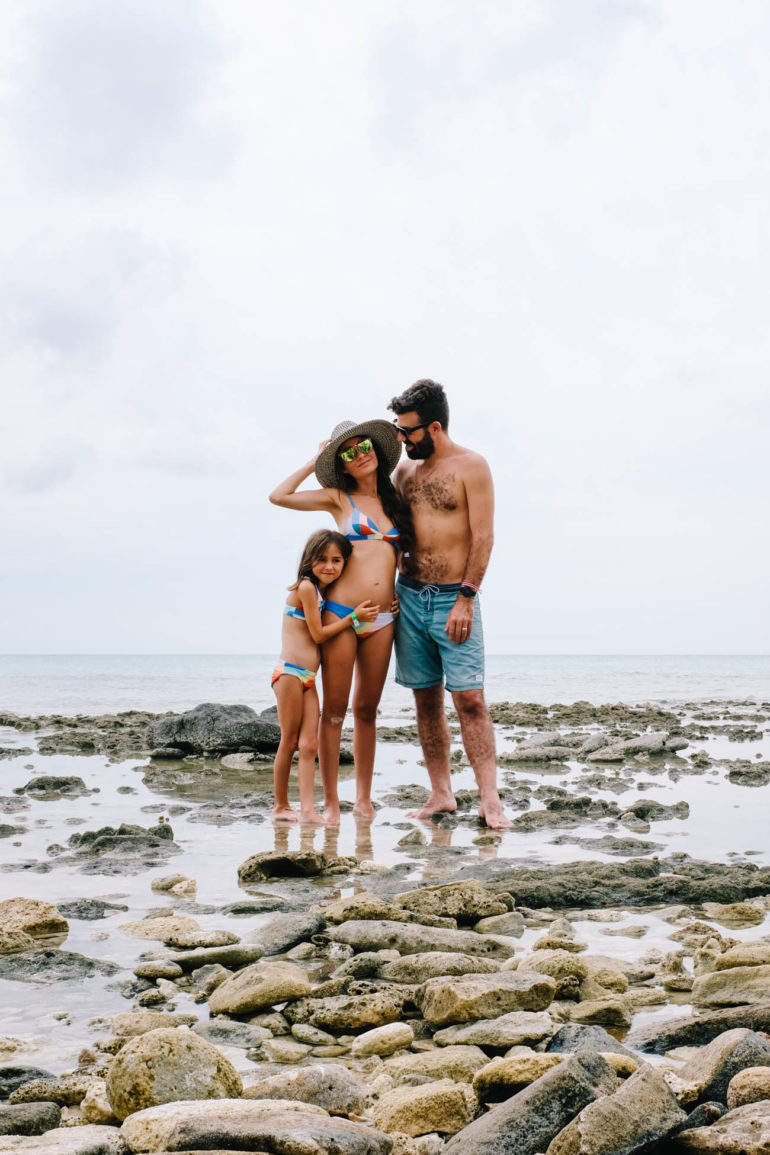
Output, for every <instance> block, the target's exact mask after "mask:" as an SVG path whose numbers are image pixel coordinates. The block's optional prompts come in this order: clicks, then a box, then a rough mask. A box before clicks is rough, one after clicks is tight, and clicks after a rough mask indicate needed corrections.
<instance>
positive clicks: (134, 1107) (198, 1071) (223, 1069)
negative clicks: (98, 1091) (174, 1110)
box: [107, 1027, 243, 1119]
mask: <svg viewBox="0 0 770 1155" xmlns="http://www.w3.org/2000/svg"><path fill="white" fill-rule="evenodd" d="M242 1089H243V1084H242V1083H241V1079H240V1076H239V1075H238V1074H237V1073H236V1071H235V1068H234V1067H233V1065H232V1063H231V1062H230V1061H229V1060H228V1059H226V1058H225V1056H224V1055H223V1054H222V1053H221V1051H219V1050H217V1048H216V1047H215V1046H213V1045H212V1044H211V1043H207V1042H206V1041H205V1039H201V1038H199V1037H198V1035H196V1034H194V1033H193V1032H192V1031H191V1030H189V1028H187V1027H172V1028H171V1029H168V1028H161V1029H160V1030H157V1031H148V1032H147V1034H145V1035H139V1036H138V1037H137V1038H135V1039H133V1040H132V1041H131V1042H130V1043H127V1044H126V1045H125V1047H123V1048H122V1050H120V1051H119V1052H118V1054H117V1055H116V1056H115V1058H114V1059H113V1061H112V1063H111V1065H110V1069H109V1071H108V1072H107V1097H108V1099H109V1102H110V1106H111V1107H112V1109H113V1111H114V1112H115V1114H116V1115H117V1117H118V1118H119V1119H126V1118H127V1117H128V1116H129V1115H133V1114H134V1112H135V1111H142V1110H144V1109H145V1108H147V1107H156V1106H158V1105H159V1104H161V1103H173V1102H177V1101H179V1100H188V1099H229V1098H234V1097H237V1096H238V1095H240V1093H241V1091H242Z"/></svg>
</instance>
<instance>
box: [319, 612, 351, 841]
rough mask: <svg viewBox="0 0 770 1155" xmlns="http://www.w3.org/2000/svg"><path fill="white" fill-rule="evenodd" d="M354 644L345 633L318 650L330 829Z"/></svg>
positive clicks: (336, 805)
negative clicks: (321, 685)
mask: <svg viewBox="0 0 770 1155" xmlns="http://www.w3.org/2000/svg"><path fill="white" fill-rule="evenodd" d="M325 618H326V615H324V619H325ZM330 620H332V621H333V620H334V619H333V618H331V619H330ZM357 643H358V639H357V638H356V635H355V633H354V632H353V630H345V631H344V633H341V634H338V635H337V637H336V638H332V639H331V641H328V642H324V644H323V646H322V647H321V677H322V679H323V691H324V700H323V706H322V708H321V727H320V731H319V744H318V756H319V761H320V763H321V781H322V783H323V788H324V820H325V821H326V822H329V823H331V824H333V825H337V824H338V823H339V820H340V799H339V795H338V793H337V777H338V775H339V770H340V735H341V734H342V724H343V722H344V721H345V712H346V710H347V708H348V698H349V697H350V683H351V681H352V680H353V666H354V665H355V660H356V646H357Z"/></svg>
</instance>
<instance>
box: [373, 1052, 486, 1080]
mask: <svg viewBox="0 0 770 1155" xmlns="http://www.w3.org/2000/svg"><path fill="white" fill-rule="evenodd" d="M488 1062H489V1060H488V1059H487V1056H486V1055H485V1054H484V1052H483V1051H482V1049H481V1047H437V1048H436V1049H435V1050H433V1051H423V1052H422V1053H419V1054H410V1053H409V1052H407V1053H406V1054H404V1055H395V1056H394V1057H393V1058H392V1059H386V1060H385V1063H384V1066H383V1070H384V1071H385V1073H386V1074H388V1075H391V1076H392V1077H393V1078H395V1079H401V1078H403V1077H404V1076H405V1075H422V1076H424V1077H426V1078H429V1079H454V1080H455V1082H458V1083H470V1082H471V1081H472V1079H473V1076H474V1075H475V1074H476V1072H477V1071H480V1070H481V1068H482V1067H484V1066H486V1064H487V1063H488Z"/></svg>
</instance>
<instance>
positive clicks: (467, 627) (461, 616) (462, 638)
mask: <svg viewBox="0 0 770 1155" xmlns="http://www.w3.org/2000/svg"><path fill="white" fill-rule="evenodd" d="M444 629H445V630H446V632H447V633H448V634H449V640H450V642H456V643H457V644H458V645H461V644H462V643H463V642H467V641H468V638H469V637H470V636H471V633H472V631H473V598H461V597H458V599H457V601H456V602H455V604H454V605H453V606H452V608H451V610H450V611H449V617H448V618H447V621H446V625H445V626H444Z"/></svg>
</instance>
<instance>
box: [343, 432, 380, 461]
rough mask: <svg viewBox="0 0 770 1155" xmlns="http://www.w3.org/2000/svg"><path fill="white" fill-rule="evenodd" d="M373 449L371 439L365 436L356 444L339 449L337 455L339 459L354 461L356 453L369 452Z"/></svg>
mask: <svg viewBox="0 0 770 1155" xmlns="http://www.w3.org/2000/svg"><path fill="white" fill-rule="evenodd" d="M373 449H374V446H373V445H372V439H371V438H370V437H365V438H364V439H363V441H359V442H358V444H357V445H351V446H350V449H341V450H340V451H339V453H338V454H337V456H338V457H339V459H340V461H355V459H356V454H358V453H371V452H372V450H373Z"/></svg>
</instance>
